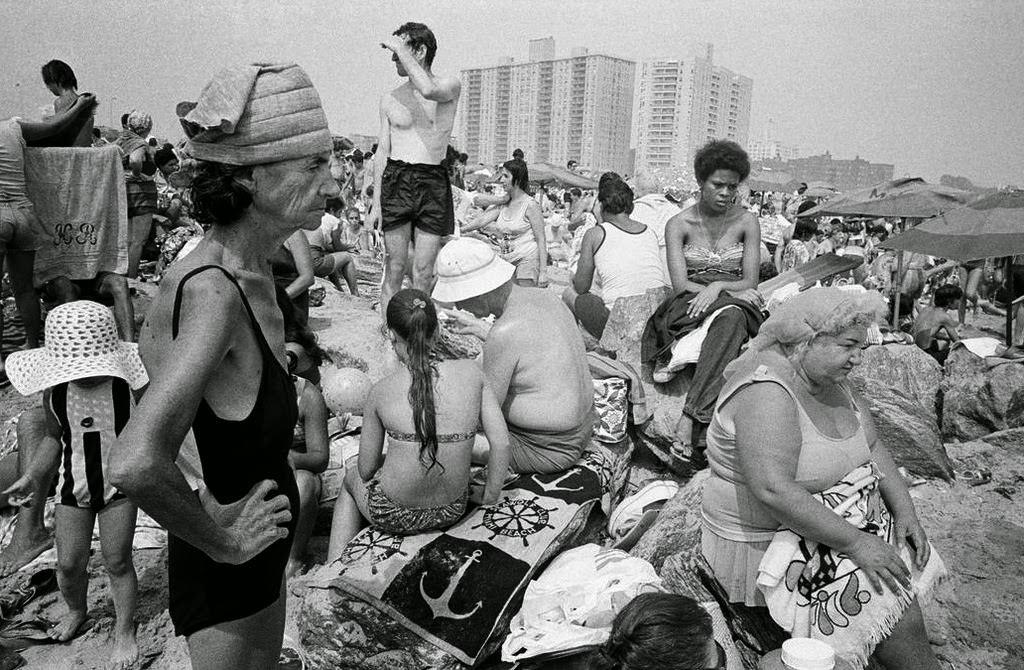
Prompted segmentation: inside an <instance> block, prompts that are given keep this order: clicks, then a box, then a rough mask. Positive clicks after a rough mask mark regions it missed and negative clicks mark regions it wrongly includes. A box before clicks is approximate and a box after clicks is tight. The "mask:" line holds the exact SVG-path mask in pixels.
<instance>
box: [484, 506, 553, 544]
mask: <svg viewBox="0 0 1024 670" xmlns="http://www.w3.org/2000/svg"><path fill="white" fill-rule="evenodd" d="M553 511H554V509H547V508H546V507H541V506H540V505H538V504H537V497H536V496H534V498H533V499H532V500H527V499H526V498H506V499H505V500H502V501H501V502H499V503H498V504H496V505H495V506H494V507H491V508H490V509H488V510H487V511H486V512H484V520H483V523H478V524H477V525H475V526H473V528H480V527H481V526H484V527H486V528H487V530H489V531H491V532H492V533H494V535H491V537H490V538H489V539H491V540H493V539H494V538H496V537H498V536H499V535H504V536H505V537H520V538H522V539H523V546H524V547H528V546H530V541H529V540H527V539H526V538H528V537H529V536H530V535H533V534H534V533H539V532H540V531H541V530H543V529H544V528H551V529H554V526H552V525H551V524H550V523H548V519H549V518H550V516H549V515H550V513H551V512H553Z"/></svg>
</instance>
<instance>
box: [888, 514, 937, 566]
mask: <svg viewBox="0 0 1024 670" xmlns="http://www.w3.org/2000/svg"><path fill="white" fill-rule="evenodd" d="M893 535H894V537H895V538H896V546H897V547H900V548H901V549H902V548H903V547H908V548H909V549H910V550H911V551H912V552H913V554H914V566H915V567H916V568H917V569H918V570H923V569H924V566H925V565H926V564H927V563H928V558H929V556H930V554H931V546H930V545H929V544H928V537H927V536H926V535H925V533H924V528H922V527H921V522H920V521H918V520H917V516H916V515H914V514H903V515H899V516H897V517H896V520H895V521H894V525H893Z"/></svg>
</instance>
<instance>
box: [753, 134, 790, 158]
mask: <svg viewBox="0 0 1024 670" xmlns="http://www.w3.org/2000/svg"><path fill="white" fill-rule="evenodd" d="M746 150H747V155H748V156H750V160H752V161H788V160H792V159H794V158H800V148H799V147H797V146H795V145H791V144H784V143H782V142H780V141H778V140H765V139H759V140H753V139H752V140H750V141H749V142H747V146H746Z"/></svg>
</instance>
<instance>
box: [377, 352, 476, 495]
mask: <svg viewBox="0 0 1024 670" xmlns="http://www.w3.org/2000/svg"><path fill="white" fill-rule="evenodd" d="M437 373H438V374H437V378H436V380H435V382H434V407H435V412H436V421H437V424H436V425H437V434H438V436H439V437H446V436H452V435H456V434H459V435H466V436H468V437H467V438H466V439H460V440H445V441H440V440H439V444H438V447H437V463H438V464H437V465H436V466H434V467H433V468H430V469H429V470H427V469H426V466H425V465H424V464H423V461H421V460H420V444H419V442H416V441H413V440H405V439H399V438H398V437H395V436H391V435H386V437H385V439H386V441H387V444H388V453H387V457H386V458H385V459H384V465H383V466H382V467H381V471H380V472H381V475H380V476H381V486H382V487H383V488H384V490H385V491H386V492H387V494H388V496H389V497H391V498H392V499H394V500H395V501H396V502H398V503H399V504H402V505H408V506H410V507H429V506H432V505H442V504H446V503H449V502H451V501H452V500H454V499H456V498H458V497H459V495H461V494H462V493H464V492H465V490H466V486H467V484H468V481H469V464H470V457H471V455H472V453H471V452H472V448H473V438H474V435H475V433H476V430H477V427H478V426H479V424H480V407H481V401H482V397H481V396H482V391H483V371H482V370H481V369H480V366H479V365H477V363H476V362H475V361H445V362H442V363H440V364H438V366H437ZM411 383H412V377H411V375H410V374H409V371H408V370H407V369H406V368H404V367H402V368H400V369H398V370H397V371H395V372H394V373H393V374H391V375H390V376H388V377H386V378H384V379H383V380H381V381H380V382H379V383H378V385H377V387H376V388H375V389H374V393H373V397H374V402H375V409H376V412H377V416H378V417H379V418H380V421H381V424H383V426H384V429H385V430H386V431H388V432H389V433H393V434H399V433H404V434H406V435H408V436H411V435H413V434H414V433H415V430H414V425H413V411H412V406H411V405H410V403H409V387H410V384H411Z"/></svg>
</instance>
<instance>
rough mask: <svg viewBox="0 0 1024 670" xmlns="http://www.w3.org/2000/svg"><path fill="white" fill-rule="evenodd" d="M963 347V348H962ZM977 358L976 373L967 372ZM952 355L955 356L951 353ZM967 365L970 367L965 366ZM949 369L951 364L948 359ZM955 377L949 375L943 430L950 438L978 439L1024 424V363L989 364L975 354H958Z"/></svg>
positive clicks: (943, 401)
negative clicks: (970, 364) (986, 365)
mask: <svg viewBox="0 0 1024 670" xmlns="http://www.w3.org/2000/svg"><path fill="white" fill-rule="evenodd" d="M960 351H962V350H960ZM966 356H972V357H973V358H975V359H977V362H974V363H975V365H974V368H975V369H978V367H977V366H978V365H979V362H980V366H981V368H980V370H979V371H977V372H974V374H970V375H968V374H965V372H966V370H969V369H970V368H967V367H966V366H967V365H968V364H969V363H971V361H970V359H967V361H964V359H965V358H966ZM950 358H951V359H952V356H951V357H950ZM965 368H966V370H965ZM947 370H950V365H949V363H948V362H947ZM953 370H954V373H955V374H956V376H955V377H947V379H946V380H945V382H944V387H945V393H944V394H943V399H942V434H943V435H944V436H945V437H947V438H950V439H957V440H961V441H968V440H974V439H977V438H979V437H983V436H985V435H988V434H989V433H993V432H996V431H1002V430H1006V429H1009V428H1018V427H1021V426H1024V365H1021V364H1020V363H1005V364H1003V365H997V366H995V367H992V368H986V367H985V366H984V361H982V360H981V359H980V358H978V357H977V356H974V354H971V353H970V352H966V355H961V356H958V361H957V362H956V363H955V364H954V367H953Z"/></svg>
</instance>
